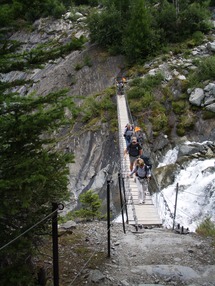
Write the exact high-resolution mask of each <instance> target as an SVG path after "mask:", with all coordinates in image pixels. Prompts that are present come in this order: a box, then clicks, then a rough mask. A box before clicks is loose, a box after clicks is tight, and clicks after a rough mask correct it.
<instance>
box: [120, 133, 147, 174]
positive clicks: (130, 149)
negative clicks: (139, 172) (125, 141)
mask: <svg viewBox="0 0 215 286" xmlns="http://www.w3.org/2000/svg"><path fill="white" fill-rule="evenodd" d="M142 153H143V149H142V147H141V146H140V144H139V143H138V142H137V138H136V137H132V139H131V143H130V144H129V145H128V146H127V148H126V149H125V151H124V156H125V155H126V154H129V160H130V171H131V172H132V171H133V167H134V162H135V161H136V159H137V158H139V156H141V155H142Z"/></svg>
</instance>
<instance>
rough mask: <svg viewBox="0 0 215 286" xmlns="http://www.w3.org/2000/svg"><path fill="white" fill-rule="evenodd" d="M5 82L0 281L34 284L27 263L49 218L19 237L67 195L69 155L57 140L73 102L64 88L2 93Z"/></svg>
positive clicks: (0, 97) (1, 96)
mask: <svg viewBox="0 0 215 286" xmlns="http://www.w3.org/2000/svg"><path fill="white" fill-rule="evenodd" d="M6 85H7V84H6ZM6 85H5V84H3V83H1V84H0V130H1V134H0V197H1V201H0V229H1V232H0V249H1V250H0V284H1V285H8V286H10V285H22V286H25V285H26V286H29V285H34V282H35V281H34V275H32V273H33V269H32V267H30V266H29V265H32V264H31V263H29V262H30V261H31V258H32V256H33V253H34V251H35V247H36V246H37V244H38V243H39V241H40V239H39V238H40V235H41V234H43V232H44V230H45V231H46V232H48V226H49V225H50V219H49V220H45V221H44V222H43V223H41V224H39V225H38V226H37V227H35V228H33V229H32V230H31V231H29V232H27V233H26V234H25V235H23V236H20V235H22V233H23V232H24V231H26V230H27V229H29V228H30V227H32V226H33V225H34V224H36V223H37V222H38V221H40V220H41V219H43V218H44V217H46V216H47V215H49V214H50V213H51V212H52V203H53V202H61V203H63V202H64V201H65V200H67V199H68V197H69V193H68V188H67V186H68V171H69V170H68V163H69V162H72V161H73V155H72V154H70V153H65V152H64V151H63V150H62V151H60V150H57V148H56V144H57V142H58V141H59V140H60V135H59V134H60V131H61V129H62V128H63V127H64V126H67V125H68V124H71V123H72V120H73V119H68V118H66V117H65V108H67V109H68V110H71V111H72V112H73V110H74V107H75V106H74V104H73V102H72V101H71V99H68V97H67V92H66V91H65V90H62V91H59V92H56V93H51V94H48V95H47V96H36V95H29V96H21V95H19V94H15V93H9V92H8V91H7V92H6V88H5V87H6ZM19 236H20V238H18V239H17V240H16V241H14V242H13V243H11V244H10V245H8V246H6V247H5V248H4V247H3V246H5V245H7V244H8V242H10V241H12V240H14V239H15V238H17V237H19ZM2 247H3V248H2Z"/></svg>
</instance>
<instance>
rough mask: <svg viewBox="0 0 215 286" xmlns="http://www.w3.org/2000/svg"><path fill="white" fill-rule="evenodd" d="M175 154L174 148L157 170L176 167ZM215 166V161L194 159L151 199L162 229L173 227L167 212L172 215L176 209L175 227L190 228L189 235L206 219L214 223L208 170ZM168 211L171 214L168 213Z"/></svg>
mask: <svg viewBox="0 0 215 286" xmlns="http://www.w3.org/2000/svg"><path fill="white" fill-rule="evenodd" d="M187 144H189V142H187ZM177 152H178V151H177V149H176V148H175V149H173V150H170V151H168V152H167V153H166V155H165V156H164V158H163V159H162V162H161V163H160V164H159V165H158V167H161V166H165V165H168V164H171V163H175V162H176V159H177ZM214 166H215V158H213V159H205V160H198V159H193V160H192V161H190V163H189V165H188V166H187V167H186V168H185V169H183V170H181V171H180V173H179V174H178V175H176V177H175V180H174V183H173V184H172V185H169V186H168V187H167V188H165V189H162V190H161V192H160V193H157V194H155V195H154V196H153V202H154V203H155V204H156V206H157V208H158V212H159V215H160V217H161V219H162V222H163V226H164V227H167V228H171V227H172V226H173V218H171V217H170V211H171V213H172V214H174V211H175V209H174V206H175V205H176V206H177V208H176V217H175V224H176V223H177V224H178V223H179V224H180V225H181V226H183V227H185V228H189V230H190V231H195V230H196V228H197V227H198V225H199V224H200V223H201V222H202V221H204V219H206V218H207V217H209V218H210V219H211V221H213V222H215V172H212V171H211V169H210V168H209V167H213V168H214ZM208 168H209V169H208ZM177 185H178V196H177V204H176V189H177ZM167 206H168V207H167ZM168 208H169V209H170V211H168V210H167V209H168Z"/></svg>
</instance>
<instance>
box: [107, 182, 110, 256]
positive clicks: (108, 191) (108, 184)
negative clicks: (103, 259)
mask: <svg viewBox="0 0 215 286" xmlns="http://www.w3.org/2000/svg"><path fill="white" fill-rule="evenodd" d="M107 234H108V257H110V180H107Z"/></svg>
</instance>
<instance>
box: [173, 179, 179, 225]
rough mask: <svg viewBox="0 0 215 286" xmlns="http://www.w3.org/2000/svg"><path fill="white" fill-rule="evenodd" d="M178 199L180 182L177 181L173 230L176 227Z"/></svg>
mask: <svg viewBox="0 0 215 286" xmlns="http://www.w3.org/2000/svg"><path fill="white" fill-rule="evenodd" d="M177 200H178V183H177V185H176V195H175V210H174V216H173V226H172V229H173V230H174V227H175V217H176V209H177Z"/></svg>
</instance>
